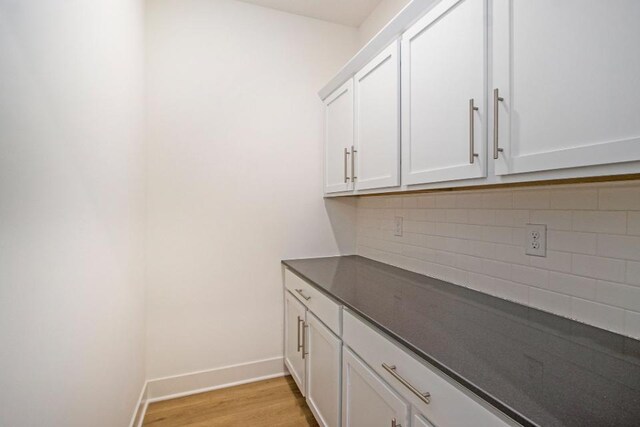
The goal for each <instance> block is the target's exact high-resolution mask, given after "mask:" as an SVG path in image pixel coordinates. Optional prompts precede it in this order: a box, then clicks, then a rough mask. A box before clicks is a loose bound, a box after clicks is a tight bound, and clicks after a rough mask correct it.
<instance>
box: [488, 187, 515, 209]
mask: <svg viewBox="0 0 640 427" xmlns="http://www.w3.org/2000/svg"><path fill="white" fill-rule="evenodd" d="M482 207H483V208H485V209H511V208H512V207H513V195H512V194H511V192H509V191H499V192H492V193H484V194H483V195H482Z"/></svg>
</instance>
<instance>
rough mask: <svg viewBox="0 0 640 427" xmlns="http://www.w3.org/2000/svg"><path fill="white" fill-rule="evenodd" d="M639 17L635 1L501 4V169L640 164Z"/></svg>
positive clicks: (496, 83)
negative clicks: (634, 161) (638, 161)
mask: <svg viewBox="0 0 640 427" xmlns="http://www.w3.org/2000/svg"><path fill="white" fill-rule="evenodd" d="M639 22H640V2H639V1H637V0H592V1H583V0H562V1H558V0H494V2H493V87H494V88H495V89H498V93H497V94H495V91H494V93H493V94H492V95H493V96H492V97H499V98H502V100H492V105H495V107H496V112H497V116H496V117H497V119H498V129H497V130H494V141H493V142H494V143H497V147H496V149H500V150H503V151H502V152H499V153H498V151H497V150H496V151H495V153H493V154H494V155H498V160H496V164H495V169H496V174H498V175H505V174H515V173H522V172H533V171H543V170H551V169H561V168H572V167H578V166H589V165H598V164H610V163H618V162H628V161H632V160H640V102H638V100H639V99H640V49H639V48H638V40H640V25H638V23H639ZM494 125H495V124H494ZM495 138H497V140H495ZM492 151H493V150H492Z"/></svg>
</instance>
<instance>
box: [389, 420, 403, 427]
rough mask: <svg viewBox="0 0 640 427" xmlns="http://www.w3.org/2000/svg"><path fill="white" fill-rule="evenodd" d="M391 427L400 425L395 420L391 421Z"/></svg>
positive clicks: (400, 426) (400, 425)
mask: <svg viewBox="0 0 640 427" xmlns="http://www.w3.org/2000/svg"><path fill="white" fill-rule="evenodd" d="M391 427H402V424H398V422H397V421H396V419H395V418H393V419H392V420H391Z"/></svg>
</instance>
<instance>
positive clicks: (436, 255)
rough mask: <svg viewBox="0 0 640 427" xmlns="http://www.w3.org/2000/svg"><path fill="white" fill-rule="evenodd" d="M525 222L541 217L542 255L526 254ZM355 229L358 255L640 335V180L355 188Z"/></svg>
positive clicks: (535, 222) (531, 221)
mask: <svg viewBox="0 0 640 427" xmlns="http://www.w3.org/2000/svg"><path fill="white" fill-rule="evenodd" d="M395 216H402V217H403V218H404V234H403V236H401V237H397V236H394V235H393V229H394V228H393V223H394V217H395ZM527 223H533V224H547V239H548V242H547V243H548V246H547V249H548V250H547V257H546V258H540V257H532V256H527V255H525V253H524V252H525V248H524V237H525V233H524V226H525V224H527ZM357 239H358V249H357V252H358V254H359V255H363V256H366V257H368V258H373V259H376V260H379V261H382V262H386V263H390V264H393V265H396V266H399V267H402V268H406V269H408V270H412V271H416V272H418V273H422V274H426V275H429V276H433V277H438V278H441V279H443V280H447V281H450V282H453V283H456V284H458V285H462V286H466V287H470V288H473V289H476V290H478V291H481V292H485V293H489V294H492V295H495V296H498V297H501V298H506V299H509V300H512V301H516V302H519V303H521V304H525V305H530V306H532V307H536V308H539V309H542V310H545V311H549V312H551V313H555V314H558V315H560V316H565V317H569V318H572V319H576V320H579V321H581V322H584V323H588V324H591V325H595V326H598V327H601V328H604V329H608V330H611V331H614V332H618V333H620V334H624V335H628V336H631V337H635V338H640V182H639V181H631V182H626V183H606V184H587V185H575V184H574V185H568V186H554V187H537V188H521V189H501V190H475V191H460V192H454V193H449V194H442V193H441V194H437V193H436V194H427V195H408V196H402V197H397V196H396V197H394V196H384V197H368V198H361V199H360V200H359V201H358V236H357Z"/></svg>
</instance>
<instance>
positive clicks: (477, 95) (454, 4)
mask: <svg viewBox="0 0 640 427" xmlns="http://www.w3.org/2000/svg"><path fill="white" fill-rule="evenodd" d="M485 10H486V2H485V0H459V1H457V0H444V1H443V2H441V3H440V4H438V5H437V6H436V7H435V8H434V9H433V10H432V11H431V12H429V13H428V14H427V15H426V16H425V17H424V18H422V19H421V20H420V21H418V23H417V24H415V25H414V26H413V27H412V28H410V29H409V30H408V31H407V32H406V33H405V34H403V36H402V116H403V118H402V120H403V122H402V156H403V157H402V174H403V175H402V182H403V184H423V183H431V182H440V181H450V180H459V179H466V178H477V177H484V176H486V148H485V147H486V123H487V111H486V99H485V98H486V69H487V66H486V61H487V49H486V32H487V29H486V28H487V26H486V13H485Z"/></svg>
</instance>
